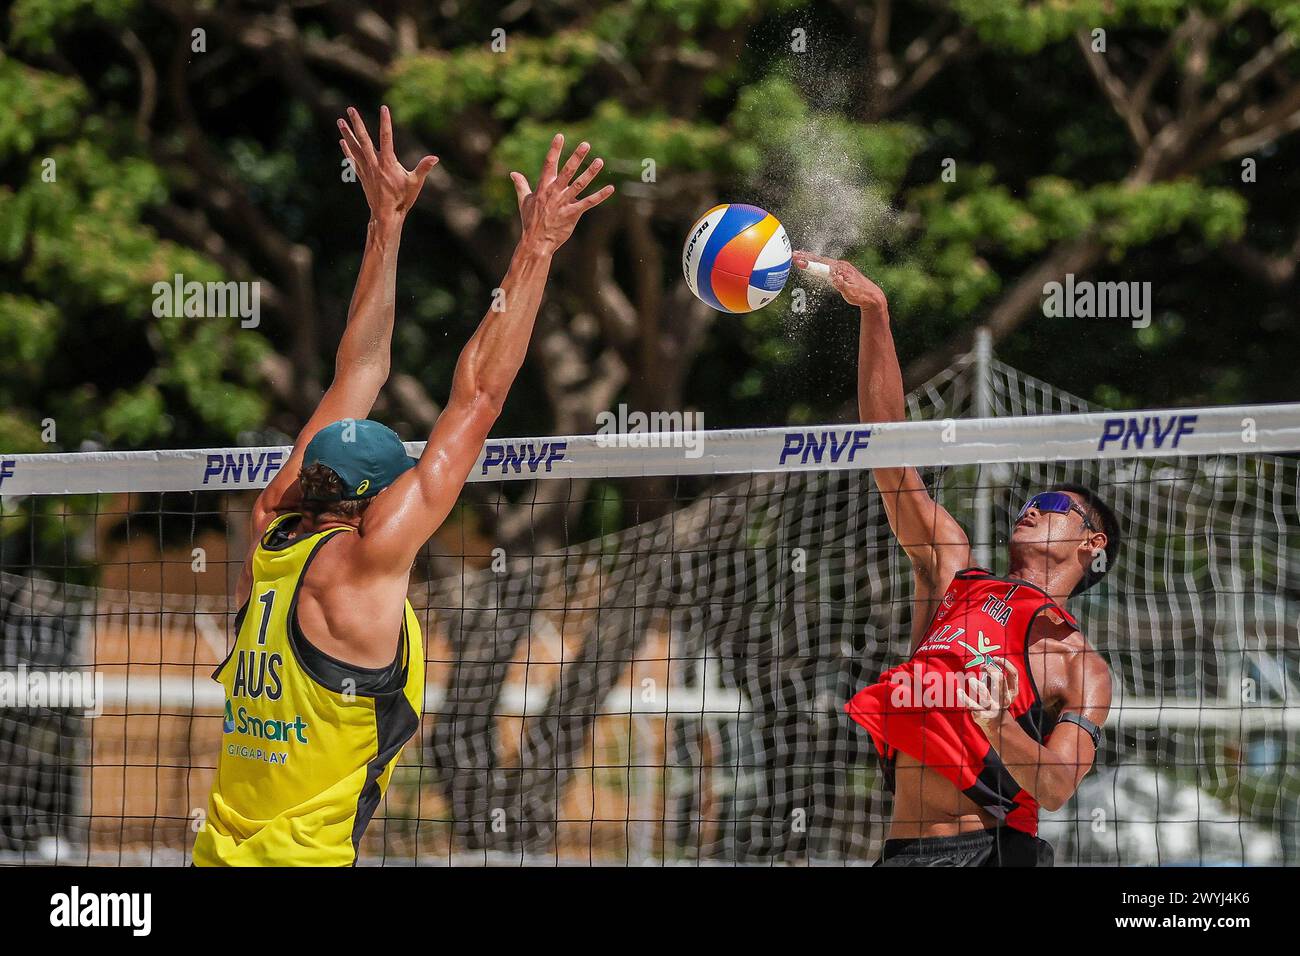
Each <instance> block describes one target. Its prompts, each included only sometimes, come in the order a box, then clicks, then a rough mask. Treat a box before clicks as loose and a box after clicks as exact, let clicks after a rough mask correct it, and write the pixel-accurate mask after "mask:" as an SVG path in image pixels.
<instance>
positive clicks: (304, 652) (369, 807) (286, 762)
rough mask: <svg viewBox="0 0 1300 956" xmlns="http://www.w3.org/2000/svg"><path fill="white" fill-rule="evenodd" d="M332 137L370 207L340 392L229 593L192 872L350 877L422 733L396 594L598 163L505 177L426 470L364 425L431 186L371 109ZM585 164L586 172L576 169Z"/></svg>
mask: <svg viewBox="0 0 1300 956" xmlns="http://www.w3.org/2000/svg"><path fill="white" fill-rule="evenodd" d="M339 132H340V135H341V136H342V139H340V141H339V145H340V146H341V147H342V148H343V152H344V154H345V155H346V156H347V157H348V159H349V160H350V161H351V162H352V164H353V166H354V168H355V170H356V174H357V178H358V179H359V180H360V182H361V185H362V187H363V189H364V191H365V194H366V200H367V201H368V202H369V204H370V224H369V227H368V231H367V235H366V247H365V254H364V257H363V258H362V261H361V274H360V276H359V277H358V279H357V287H356V291H355V293H354V294H353V298H352V305H351V308H350V310H349V313H348V322H347V328H346V330H345V331H344V333H343V340H342V342H341V343H340V345H339V349H338V355H337V358H336V361H335V369H334V380H333V382H332V383H331V384H330V387H329V388H328V389H327V390H326V392H325V394H324V395H323V396H322V398H321V401H320V404H319V405H318V406H317V408H316V411H315V413H314V414H313V415H312V416H311V419H310V420H309V421H308V422H307V425H306V427H305V428H303V430H302V431H301V432H300V433H299V434H298V438H297V441H295V443H294V446H293V452H292V454H291V455H290V456H289V458H288V459H287V461H286V462H285V465H284V467H283V468H282V469H281V470H280V472H279V473H277V474H276V476H275V477H274V478H273V479H272V481H271V483H270V484H269V485H268V486H267V488H266V490H265V491H263V492H262V494H261V495H260V496H259V497H258V499H257V502H256V504H255V505H254V507H253V513H252V535H251V540H252V541H253V542H254V544H253V546H252V548H251V549H250V551H249V554H248V556H247V558H246V560H245V563H244V568H243V572H242V574H241V575H240V580H239V590H238V593H237V595H236V597H237V600H238V602H239V604H240V606H241V610H240V612H239V615H238V617H237V618H236V628H235V630H236V634H235V644H234V647H233V648H232V649H231V651H230V655H229V656H228V657H227V658H226V660H225V662H224V663H223V664H222V665H221V666H220V667H219V668H218V669H217V671H216V673H215V674H214V677H215V678H216V680H217V681H219V682H220V683H221V685H222V686H223V688H224V689H225V694H226V704H225V719H224V722H223V731H224V732H223V735H222V743H221V752H220V754H219V756H218V760H217V773H216V779H215V780H214V781H213V785H212V793H211V796H210V797H209V800H208V815H207V820H206V821H205V823H204V826H203V829H202V830H201V831H200V833H199V835H198V837H197V838H196V840H195V842H194V862H195V864H196V865H199V866H221V865H228V866H317V865H350V864H353V863H355V862H356V859H357V848H358V846H359V844H360V840H361V837H362V834H363V833H364V832H365V829H366V826H367V824H368V823H369V822H370V819H371V817H372V816H373V815H374V812H375V809H376V807H378V805H379V802H380V800H382V799H383V795H384V791H385V789H386V787H387V786H388V781H389V779H390V778H391V776H392V772H393V767H394V765H395V764H396V762H397V758H398V756H399V754H400V753H401V750H402V746H403V745H404V744H405V743H406V741H407V740H409V739H410V738H411V735H412V734H414V733H415V730H416V728H417V727H418V725H419V719H420V713H421V705H422V702H423V696H424V647H423V642H422V638H421V635H420V626H419V622H418V621H417V619H416V616H415V614H414V612H413V611H412V609H411V605H410V603H409V602H408V601H407V600H406V591H407V585H408V580H409V577H410V573H411V566H412V564H413V563H414V561H415V557H416V554H417V553H418V551H419V550H420V548H421V547H423V545H424V543H425V542H426V541H427V540H428V539H429V536H430V535H432V534H433V532H434V531H436V530H437V528H438V526H439V525H440V524H441V523H442V522H443V520H444V519H445V518H446V516H447V514H448V512H449V511H450V510H451V508H452V506H453V505H454V504H455V502H456V498H457V497H458V496H459V494H460V491H461V488H462V487H463V486H464V483H465V479H466V478H467V477H468V475H469V471H470V469H471V468H472V467H473V466H474V462H475V460H476V459H477V458H478V454H479V452H480V450H481V448H482V446H483V442H484V440H485V439H486V438H487V435H488V431H489V430H490V429H491V427H492V424H493V422H495V421H496V419H497V416H498V415H499V414H500V412H501V407H502V404H503V403H504V402H505V398H506V393H507V392H508V391H509V389H510V386H511V383H512V382H513V381H514V379H515V375H516V374H517V373H518V371H519V368H520V366H521V365H522V364H523V361H524V356H525V355H526V354H527V351H528V341H529V338H530V337H531V336H532V331H533V323H534V320H535V319H536V316H537V308H538V305H539V304H540V302H541V298H542V292H543V289H544V288H545V285H546V277H547V274H548V273H549V271H550V265H551V258H552V256H553V255H554V254H555V251H556V250H557V249H558V248H559V247H560V246H561V245H563V243H564V242H565V241H566V240H567V239H568V238H569V236H570V235H572V233H573V229H574V226H575V225H576V224H577V222H578V219H579V218H581V216H582V215H583V213H585V212H586V211H587V210H589V209H591V208H593V207H594V206H596V205H598V204H599V203H601V202H603V201H604V200H605V199H606V198H608V197H609V195H610V194H611V193H612V192H613V191H614V187H612V186H606V187H604V188H603V189H600V190H597V191H596V192H593V193H591V194H590V195H588V196H586V197H583V196H582V195H581V194H582V191H583V190H584V189H585V188H586V187H587V186H588V185H589V184H590V183H591V181H592V180H593V179H594V178H595V176H596V174H597V173H598V172H600V169H601V167H602V165H603V162H602V161H601V160H600V159H596V160H594V161H593V162H592V163H590V164H589V165H587V166H586V168H585V169H582V166H583V162H584V160H585V158H586V156H587V153H588V151H589V147H588V145H587V144H586V143H583V144H581V145H580V146H579V147H578V148H577V149H576V150H575V151H574V152H573V155H572V156H571V157H570V158H569V160H568V162H566V163H565V164H564V166H563V168H561V167H560V165H559V160H560V154H561V151H562V149H563V147H564V138H563V137H562V136H559V135H556V137H555V138H554V139H553V140H552V141H551V146H550V150H549V151H548V153H547V155H546V159H545V162H544V163H543V165H542V171H541V176H540V178H539V180H538V183H537V189H536V191H534V190H533V189H532V188H531V187H530V186H529V183H528V180H527V179H526V178H525V177H524V176H523V175H521V174H519V173H511V178H512V180H513V181H514V184H515V193H516V196H517V198H518V200H519V212H520V218H521V220H522V233H521V236H520V239H519V244H518V246H516V248H515V253H514V256H513V258H512V259H511V261H510V267H509V270H508V271H507V272H506V276H505V279H504V280H503V281H502V283H501V291H502V294H501V295H499V296H498V297H497V300H496V302H494V305H493V308H491V309H489V311H488V312H487V315H486V316H485V317H484V319H483V321H482V323H481V324H480V325H479V327H478V329H477V330H476V331H475V333H474V335H473V336H472V337H471V338H470V340H469V342H468V344H467V345H466V346H465V349H464V351H462V353H461V356H460V360H459V361H458V362H457V365H456V371H455V375H454V377H453V380H452V387H451V395H450V397H449V398H448V400H447V405H446V407H445V409H444V410H443V412H442V414H441V415H440V416H439V417H438V421H437V423H436V424H435V425H434V428H433V432H432V434H430V436H429V441H428V445H427V446H426V448H425V450H424V453H423V454H422V455H421V456H420V458H419V459H418V460H413V459H410V458H408V457H407V454H406V450H405V448H404V446H403V445H402V443H401V441H400V439H399V438H398V437H397V435H396V434H394V433H393V432H392V431H390V430H389V429H387V428H385V427H384V426H383V425H380V424H379V423H378V422H373V421H368V420H366V416H367V415H369V414H370V410H371V408H372V406H373V405H374V402H375V399H376V398H377V397H378V395H379V390H380V388H382V387H383V385H384V383H385V381H387V379H388V370H389V351H390V346H391V342H392V333H393V317H394V292H395V286H396V278H397V247H398V241H399V239H400V237H401V231H402V225H403V223H404V222H405V219H406V214H407V212H408V211H409V210H410V208H411V206H412V204H413V203H414V202H415V199H416V197H417V196H418V195H419V193H420V189H421V187H422V186H423V184H424V179H425V177H426V176H427V175H428V174H429V171H430V170H431V169H432V168H433V166H434V165H435V164H436V163H437V158H436V157H433V156H426V157H425V158H424V159H422V160H421V161H420V162H419V164H417V166H416V167H415V169H414V170H412V171H408V170H406V169H405V168H404V167H403V166H402V164H401V163H399V162H398V160H397V158H396V156H395V155H394V153H393V134H392V123H391V119H390V117H389V114H388V109H387V108H386V107H385V108H383V109H382V110H381V111H380V119H379V144H378V148H376V147H375V145H374V144H372V142H371V140H370V136H369V134H368V133H367V131H366V127H365V125H364V124H363V123H362V121H361V117H360V116H359V115H358V113H357V111H356V110H353V109H349V110H348V120H347V121H345V120H342V119H340V120H339ZM580 169H581V170H582V171H581V172H579V170H580Z"/></svg>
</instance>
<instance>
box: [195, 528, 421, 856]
mask: <svg viewBox="0 0 1300 956" xmlns="http://www.w3.org/2000/svg"><path fill="white" fill-rule="evenodd" d="M301 523H302V518H301V516H299V515H283V516H281V517H280V518H277V519H276V520H275V521H274V522H272V523H271V525H270V527H269V528H268V529H267V531H266V532H265V534H264V535H263V536H262V538H261V540H260V541H259V542H258V545H257V547H256V548H255V549H254V552H253V558H252V562H251V566H252V587H251V591H250V594H249V597H248V600H247V602H246V603H245V604H244V606H243V607H242V608H241V610H240V612H239V614H238V616H237V617H236V622H235V629H236V636H235V644H234V647H233V648H232V649H231V652H230V655H229V656H228V657H227V658H226V660H225V661H224V662H223V663H222V664H221V666H220V667H218V668H217V671H216V672H215V673H214V675H213V677H214V678H215V679H216V680H217V681H218V682H219V683H221V685H222V687H223V689H224V691H225V698H226V703H225V715H224V721H223V727H222V731H223V739H222V747H221V752H220V754H219V757H218V763H217V772H216V779H215V780H214V782H213V787H212V793H211V796H210V798H209V802H208V818H207V821H206V823H205V826H204V828H203V830H202V831H201V832H200V833H199V836H198V838H197V839H196V840H195V844H194V861H195V863H196V864H199V865H236V866H239V865H243V866H256V865H281V866H283V865H330V864H334V865H347V864H350V863H353V862H355V860H356V856H357V852H358V848H359V843H360V839H361V835H362V834H363V833H364V831H365V828H366V826H367V824H368V823H369V821H370V819H371V817H372V816H373V814H374V812H375V809H376V808H377V807H378V805H379V803H380V801H381V800H382V798H383V794H384V791H385V790H386V788H387V785H388V781H389V780H390V779H391V776H392V772H393V768H394V766H395V765H396V762H397V758H398V755H399V754H400V752H401V749H402V746H403V745H404V744H405V743H406V741H407V740H409V739H410V737H411V736H412V735H413V734H414V732H415V730H416V729H417V728H418V726H419V718H420V714H421V710H422V706H423V695H424V646H423V640H422V636H421V633H420V626H419V623H418V621H417V619H416V617H415V612H414V610H413V609H412V608H411V606H410V604H409V602H407V601H406V599H405V595H404V594H402V595H400V596H399V597H398V598H397V600H396V602H395V604H396V607H397V609H398V611H399V614H400V619H399V621H398V622H397V624H396V626H395V629H394V632H393V633H394V636H393V640H392V644H391V645H390V649H389V651H388V654H389V660H388V661H387V662H385V664H384V665H383V666H379V667H365V666H358V665H356V664H353V663H350V662H349V661H346V660H341V659H339V658H337V657H335V656H333V655H332V654H331V653H330V651H329V649H328V648H327V647H322V646H319V644H318V642H319V643H324V642H323V641H321V640H320V639H319V638H318V637H317V636H316V634H314V633H312V631H310V630H309V625H308V624H307V623H306V622H305V621H304V619H303V617H302V616H301V615H300V613H299V612H300V608H301V603H302V597H303V594H304V592H305V591H306V582H307V581H308V580H309V579H311V578H313V577H314V574H315V571H316V562H317V561H319V560H320V559H321V557H322V555H324V554H327V553H329V552H330V551H331V549H333V548H336V547H337V546H339V545H341V544H343V543H344V541H346V540H349V539H353V538H355V537H356V536H357V535H356V530H355V529H354V528H351V527H343V526H336V527H330V528H325V529H322V530H315V529H314V528H313V526H311V525H308V526H307V528H306V533H302V534H298V533H295V532H296V529H297V527H298V526H299V525H300V524H301ZM336 553H338V554H343V555H345V554H346V552H343V551H341V550H340V551H339V552H336ZM317 580H318V581H320V580H321V579H317ZM319 586H321V585H319V584H318V587H319ZM370 600H372V601H373V600H374V598H370ZM322 607H323V606H322ZM363 609H364V606H363ZM385 623H386V622H383V621H377V622H376V623H375V624H374V625H373V626H374V627H375V628H376V632H377V633H380V632H378V628H381V627H384V626H385ZM377 643H378V642H377ZM383 643H384V644H387V643H388V642H387V640H385V641H384V642H383Z"/></svg>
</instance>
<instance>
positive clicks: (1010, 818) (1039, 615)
mask: <svg viewBox="0 0 1300 956" xmlns="http://www.w3.org/2000/svg"><path fill="white" fill-rule="evenodd" d="M809 261H815V262H822V263H825V264H826V265H827V266H829V267H830V270H831V274H830V277H829V278H830V281H831V283H832V285H834V286H835V288H836V289H837V290H838V291H839V292H840V294H841V295H843V296H844V299H845V301H847V302H849V303H850V304H851V305H856V306H858V308H859V309H860V310H861V312H862V326H861V332H860V335H859V346H858V410H859V414H860V416H861V418H862V420H863V421H865V422H886V421H901V420H902V419H903V417H904V400H903V379H902V373H901V372H900V370H899V366H898V356H897V354H896V353H895V351H894V341H893V337H892V335H891V334H890V329H889V307H888V303H887V302H886V300H885V295H884V293H883V292H882V291H881V290H880V288H879V287H878V286H877V285H876V284H875V283H873V282H872V281H871V280H869V279H867V278H866V277H865V276H863V275H862V274H861V273H860V272H859V271H858V270H857V269H855V268H854V267H853V266H851V265H849V264H848V263H846V262H841V261H839V260H834V259H825V258H822V257H821V256H816V255H812V254H810V253H805V252H796V253H795V254H794V264H795V265H796V266H797V267H799V268H806V267H807V265H808V262H809ZM872 476H873V478H874V479H875V482H876V486H877V487H878V488H879V489H880V493H881V497H882V500H883V502H884V505H885V512H886V514H887V515H888V517H889V526H890V528H892V529H893V532H894V536H895V537H896V538H897V539H898V542H899V544H900V545H902V547H903V550H904V551H905V552H906V553H907V556H908V558H909V559H910V560H911V562H912V578H913V583H914V585H915V596H914V598H913V603H912V640H911V645H910V647H911V655H910V657H909V659H908V660H907V661H906V662H904V663H903V664H900V665H898V666H896V667H893V668H890V669H889V670H887V671H885V672H884V673H883V674H881V675H880V679H879V680H878V681H877V682H876V683H875V684H872V685H871V686H869V687H866V688H864V689H863V690H861V691H860V692H858V693H857V694H856V695H855V696H854V697H853V699H852V700H851V701H849V703H848V706H847V708H846V709H847V711H848V713H849V715H850V716H851V717H852V718H853V719H854V720H856V721H857V722H858V723H859V724H861V725H862V726H863V727H865V728H866V729H867V731H868V733H869V734H870V735H871V740H872V743H873V744H874V745H875V747H876V749H877V751H878V752H879V753H880V755H881V757H882V759H883V761H884V764H885V768H886V779H887V780H888V781H889V785H890V787H891V788H892V789H893V791H894V810H893V817H892V819H891V821H890V826H889V832H888V835H887V839H886V841H885V846H884V850H883V852H882V854H881V858H880V861H879V863H878V864H877V865H880V866H1050V865H1051V863H1052V848H1051V846H1050V845H1049V844H1048V843H1047V842H1046V841H1043V840H1040V839H1038V836H1037V834H1038V808H1039V807H1040V806H1041V807H1046V808H1047V809H1049V810H1054V809H1056V808H1058V807H1060V806H1061V805H1062V804H1064V803H1065V802H1066V800H1068V799H1069V798H1070V796H1071V795H1072V794H1073V793H1074V791H1075V789H1076V788H1077V787H1078V785H1079V782H1080V781H1081V780H1082V779H1083V777H1084V775H1085V774H1087V773H1088V771H1089V769H1091V767H1092V763H1093V760H1094V759H1095V757H1096V753H1097V747H1098V745H1099V744H1100V740H1101V725H1102V724H1103V723H1104V722H1105V720H1106V715H1107V713H1108V711H1109V710H1110V699H1111V675H1110V668H1109V667H1108V666H1107V664H1106V662H1105V660H1103V659H1102V657H1101V655H1100V654H1098V653H1097V652H1096V651H1094V650H1093V649H1092V648H1091V647H1090V646H1089V645H1088V642H1087V641H1085V640H1084V638H1083V635H1082V634H1080V633H1079V628H1078V624H1077V623H1076V622H1075V619H1074V618H1073V617H1071V616H1070V613H1069V611H1067V610H1066V609H1065V602H1066V599H1067V598H1069V597H1071V596H1072V595H1075V594H1078V593H1079V592H1081V591H1083V590H1084V589H1086V588H1088V587H1090V586H1091V585H1093V584H1095V583H1096V582H1097V581H1098V580H1100V578H1101V577H1102V575H1103V574H1105V573H1106V570H1107V569H1109V567H1110V566H1111V565H1112V564H1113V562H1114V558H1115V554H1116V551H1117V549H1118V547H1119V528H1118V522H1117V520H1116V518H1115V514H1114V512H1112V511H1111V509H1110V508H1109V507H1108V506H1107V505H1106V504H1105V503H1104V502H1102V501H1101V499H1100V498H1098V497H1097V496H1096V495H1095V494H1094V493H1093V492H1092V491H1090V490H1088V489H1087V488H1083V487H1081V486H1077V485H1057V486H1055V487H1052V488H1047V489H1044V490H1042V491H1040V492H1039V493H1037V494H1035V495H1033V496H1032V497H1030V498H1029V500H1028V501H1027V502H1025V505H1024V507H1023V509H1022V510H1021V512H1020V515H1019V517H1018V518H1017V520H1016V522H1015V524H1014V526H1013V529H1012V533H1011V541H1010V568H1009V571H1008V574H1007V576H1005V577H999V576H996V575H994V574H993V573H991V572H990V571H988V570H985V569H983V568H974V567H970V563H971V549H970V542H969V541H968V540H967V538H966V534H965V532H963V531H962V529H961V527H960V526H959V525H958V524H957V522H956V521H955V520H953V517H952V515H950V514H949V513H948V512H947V511H946V510H944V508H942V507H941V506H940V505H939V504H938V503H937V502H936V501H935V500H934V499H933V498H932V497H931V496H930V494H929V492H928V491H927V490H926V487H925V484H924V483H923V482H922V481H921V478H920V476H919V475H918V474H917V472H916V470H915V469H913V468H877V469H875V470H874V471H873V472H872ZM1103 555H1104V558H1103Z"/></svg>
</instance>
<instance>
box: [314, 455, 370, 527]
mask: <svg viewBox="0 0 1300 956" xmlns="http://www.w3.org/2000/svg"><path fill="white" fill-rule="evenodd" d="M298 485H299V487H301V488H302V508H303V510H304V511H306V512H308V513H309V514H313V515H317V516H319V515H323V514H331V515H338V516H339V517H340V518H355V517H357V516H358V515H360V514H362V513H363V512H364V511H365V510H366V508H367V507H368V506H369V504H370V502H371V501H372V500H374V499H373V498H361V499H360V500H357V501H351V500H347V499H345V498H344V497H343V482H342V480H341V479H340V478H339V476H338V474H337V473H336V472H335V471H334V469H333V468H331V467H329V466H328V465H322V464H319V463H317V464H315V465H307V466H306V467H305V468H303V469H302V471H300V472H298Z"/></svg>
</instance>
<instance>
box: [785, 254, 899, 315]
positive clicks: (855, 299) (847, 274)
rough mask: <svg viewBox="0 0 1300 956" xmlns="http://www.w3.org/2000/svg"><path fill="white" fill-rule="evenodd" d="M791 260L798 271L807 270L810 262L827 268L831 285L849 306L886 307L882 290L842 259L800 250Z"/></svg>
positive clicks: (886, 303)
mask: <svg viewBox="0 0 1300 956" xmlns="http://www.w3.org/2000/svg"><path fill="white" fill-rule="evenodd" d="M792 258H793V259H794V264H795V265H796V266H797V267H798V268H800V269H807V268H808V263H810V262H820V263H822V264H823V265H825V266H827V267H829V268H830V270H831V274H830V282H831V285H833V286H834V287H835V290H836V291H837V292H839V294H840V295H842V296H844V301H845V302H847V303H848V304H849V305H856V306H857V307H858V308H860V309H861V308H867V307H878V308H885V307H887V305H888V302H887V301H886V299H885V293H884V290H882V289H881V288H880V286H878V285H876V284H875V283H874V282H872V281H871V280H870V279H868V278H867V277H866V276H864V275H863V274H862V273H861V272H859V271H858V270H857V269H856V268H855V267H854V266H853V265H851V264H850V263H847V262H845V261H844V260H843V259H828V258H827V257H826V256H819V255H817V254H816V253H815V252H804V251H803V250H802V249H796V250H795V252H794V255H793V257H792Z"/></svg>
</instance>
